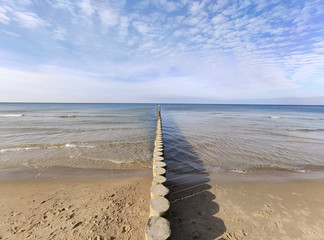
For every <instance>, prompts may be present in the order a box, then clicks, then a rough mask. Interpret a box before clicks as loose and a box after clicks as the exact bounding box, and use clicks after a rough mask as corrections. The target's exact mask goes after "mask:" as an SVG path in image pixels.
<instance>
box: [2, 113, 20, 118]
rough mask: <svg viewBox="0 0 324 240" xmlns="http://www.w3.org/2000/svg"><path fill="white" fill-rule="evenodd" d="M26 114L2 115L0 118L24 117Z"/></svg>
mask: <svg viewBox="0 0 324 240" xmlns="http://www.w3.org/2000/svg"><path fill="white" fill-rule="evenodd" d="M23 116H25V114H0V118H13V117H23Z"/></svg>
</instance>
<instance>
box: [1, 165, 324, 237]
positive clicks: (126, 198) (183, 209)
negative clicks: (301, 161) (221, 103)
mask: <svg viewBox="0 0 324 240" xmlns="http://www.w3.org/2000/svg"><path fill="white" fill-rule="evenodd" d="M65 170H66V171H65V173H64V171H62V169H54V170H53V169H52V170H48V169H47V170H44V169H43V170H42V171H40V170H39V169H36V170H35V169H33V170H29V171H30V172H29V173H28V171H27V173H26V171H23V172H24V174H22V172H20V174H19V176H20V178H19V177H18V176H17V175H15V174H18V172H19V171H18V172H17V171H16V172H11V173H10V174H8V173H7V174H4V173H3V172H0V173H1V180H0V196H1V198H0V219H1V221H0V239H144V228H145V224H146V222H147V219H148V215H149V201H150V194H149V189H150V186H151V175H150V174H151V172H150V171H149V170H148V171H146V170H144V171H102V170H93V171H91V170H90V171H84V170H71V169H65ZM39 172H41V174H40V175H39ZM62 172H63V173H62ZM59 173H61V174H62V176H59V175H58V174H59ZM36 176H37V177H36ZM168 185H169V187H170V190H171V193H170V201H171V217H170V221H171V225H172V239H203V240H209V239H219V240H220V239H231V240H232V239H324V227H323V226H324V180H323V179H306V178H305V179H296V178H289V179H287V178H282V177H266V176H258V177H252V176H244V175H239V174H224V175H222V176H221V175H215V176H214V175H212V176H211V175H209V174H198V175H196V176H193V175H192V174H188V175H184V174H181V175H173V176H169V181H168Z"/></svg>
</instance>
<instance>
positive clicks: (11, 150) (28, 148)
mask: <svg viewBox="0 0 324 240" xmlns="http://www.w3.org/2000/svg"><path fill="white" fill-rule="evenodd" d="M35 149H40V147H17V148H4V149H0V153H5V152H18V151H30V150H35Z"/></svg>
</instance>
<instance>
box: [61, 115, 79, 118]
mask: <svg viewBox="0 0 324 240" xmlns="http://www.w3.org/2000/svg"><path fill="white" fill-rule="evenodd" d="M58 117H59V118H76V117H77V116H76V115H62V116H58Z"/></svg>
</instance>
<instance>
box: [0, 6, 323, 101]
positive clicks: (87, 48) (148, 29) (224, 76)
mask: <svg viewBox="0 0 324 240" xmlns="http://www.w3.org/2000/svg"><path fill="white" fill-rule="evenodd" d="M47 1H48V3H49V6H50V7H51V8H52V9H51V13H52V14H53V15H52V16H46V18H45V16H44V15H42V12H41V11H36V10H37V8H35V5H37V3H36V2H33V4H34V5H33V8H32V7H28V6H26V5H24V4H23V5H19V4H18V2H16V4H17V6H19V7H17V8H15V10H12V9H11V10H10V11H9V10H7V9H5V10H3V9H4V8H3V7H2V8H1V7H0V22H2V23H4V26H11V24H12V25H13V26H14V24H17V23H18V25H19V26H21V27H24V28H26V29H31V30H33V29H40V32H41V33H40V38H42V37H43V36H48V35H50V36H53V35H54V37H55V38H56V39H58V40H66V42H64V43H63V42H61V41H53V42H55V43H51V42H50V41H48V39H46V38H45V37H43V39H40V41H43V42H46V41H48V42H49V43H47V44H49V45H50V44H57V45H55V46H54V48H60V49H62V53H63V54H64V56H69V57H71V59H64V57H61V59H60V56H55V57H54V58H56V57H57V58H58V59H55V60H52V59H51V58H52V57H53V56H52V55H51V56H50V57H48V59H47V60H48V61H49V62H51V61H54V62H57V64H58V65H69V64H70V67H71V68H84V66H86V69H87V71H86V73H87V74H88V75H91V74H93V73H94V72H96V73H97V74H98V75H99V76H96V80H94V81H95V82H97V80H98V79H99V77H100V78H101V79H103V80H101V81H103V82H104V81H107V82H109V83H110V84H112V82H113V85H114V86H115V87H116V89H117V88H118V89H119V87H117V85H118V81H121V82H122V83H120V86H123V87H125V88H126V89H131V88H132V87H133V86H135V85H136V84H139V85H138V86H140V89H147V87H145V86H144V85H141V83H142V82H146V83H149V85H148V86H154V81H156V82H159V83H162V82H163V83H164V84H166V86H169V85H170V86H171V85H172V81H173V82H174V84H175V85H174V86H175V89H177V88H180V87H181V85H186V84H187V85H188V86H187V85H186V87H185V90H184V91H183V94H184V95H186V96H189V95H190V94H192V95H193V96H198V95H199V94H202V95H204V94H203V92H206V96H207V95H208V97H212V98H215V97H217V96H218V95H217V94H222V96H223V97H225V96H226V95H233V94H238V93H239V92H240V91H243V92H244V93H245V94H246V95H249V94H252V95H255V96H256V95H260V94H262V93H264V94H265V93H266V92H267V91H268V92H269V91H273V90H277V91H287V92H288V91H289V90H291V89H296V88H298V87H300V86H301V85H300V83H303V84H304V83H314V82H316V83H321V82H323V81H322V77H320V76H322V75H324V70H323V69H322V68H321V65H324V63H323V57H320V56H322V55H323V49H324V46H323V43H322V42H323V37H322V36H323V33H324V32H323V30H321V24H320V22H319V21H318V20H319V19H320V18H322V17H323V16H322V15H320V14H324V13H321V10H320V9H324V7H323V6H321V5H324V4H323V3H321V1H317V0H316V1H314V0H310V1H307V2H305V3H303V4H301V5H296V6H294V9H292V8H291V7H290V6H289V4H290V3H287V2H285V1H282V0H281V1H279V0H276V1H265V0H263V1H261V0H260V1H257V2H255V1H249V0H240V1H235V2H233V1H228V0H218V1H211V0H206V1H178V2H174V1H168V0H160V1H151V0H149V1H143V2H141V3H136V4H133V3H131V2H127V5H126V3H125V1H113V0H107V1H100V0H81V1H78V2H77V3H75V2H74V1H72V0H58V1H53V0H47ZM10 6H11V5H10ZM126 6H127V8H126ZM32 10H35V12H32ZM323 12H324V11H323ZM36 13H37V14H36ZM1 14H3V15H1ZM58 16H63V17H62V19H61V18H59V17H58ZM11 17H12V19H10V18H11ZM47 26H48V27H47ZM46 27H47V28H46ZM12 29H15V28H12ZM42 31H43V32H42ZM2 32H3V33H5V34H7V35H10V34H11V35H12V36H14V34H16V35H20V34H18V32H15V31H11V30H10V31H9V30H8V29H6V30H3V31H2ZM44 33H46V34H44ZM22 38H24V36H22ZM35 39H37V37H35ZM68 42H72V43H74V44H75V45H74V47H75V48H68V47H66V46H65V44H66V43H68ZM64 51H65V52H64ZM50 54H51V53H50ZM44 55H45V54H44ZM0 60H1V59H0ZM70 60H72V61H71V62H70ZM37 61H38V60H35V62H37ZM90 73H91V74H90ZM67 75H68V74H67ZM72 75H73V74H72ZM91 76H93V75H91ZM97 77H98V79H97ZM89 79H90V78H89ZM105 79H106V80H105ZM87 81H88V80H87ZM89 81H90V80H89ZM125 82H128V83H127V84H126V83H125ZM131 82H133V83H131ZM196 82H197V83H196ZM98 86H99V85H98ZM100 86H102V85H100ZM107 86H108V85H107ZM110 86H112V85H110ZM323 88H324V87H323ZM193 89H196V91H195V92H194V91H193ZM217 89H221V93H219V91H217ZM215 92H217V94H216V93H215ZM171 93H172V94H175V93H173V90H172V91H171V92H170V95H172V94H171ZM207 93H208V94H207ZM143 94H144V93H143ZM144 95H145V94H144ZM144 95H143V96H144ZM138 96H139V95H138ZM145 96H147V95H145Z"/></svg>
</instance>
